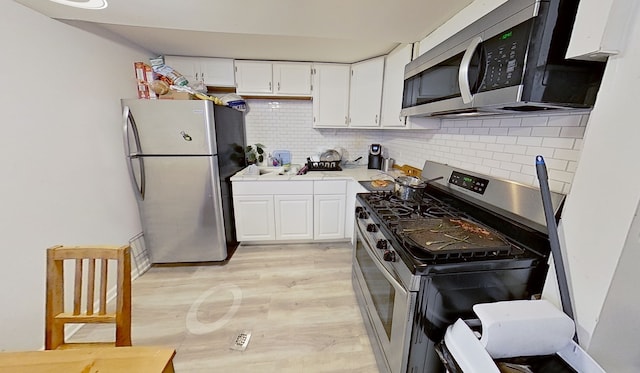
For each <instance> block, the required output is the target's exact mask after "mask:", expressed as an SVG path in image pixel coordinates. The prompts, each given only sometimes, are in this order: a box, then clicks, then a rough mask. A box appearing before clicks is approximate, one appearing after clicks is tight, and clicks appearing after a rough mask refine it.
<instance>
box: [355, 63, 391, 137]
mask: <svg viewBox="0 0 640 373" xmlns="http://www.w3.org/2000/svg"><path fill="white" fill-rule="evenodd" d="M383 72H384V57H377V58H373V59H370V60H367V61H363V62H358V63H356V64H353V65H351V91H350V94H349V126H350V127H379V126H380V103H381V101H382V74H383Z"/></svg>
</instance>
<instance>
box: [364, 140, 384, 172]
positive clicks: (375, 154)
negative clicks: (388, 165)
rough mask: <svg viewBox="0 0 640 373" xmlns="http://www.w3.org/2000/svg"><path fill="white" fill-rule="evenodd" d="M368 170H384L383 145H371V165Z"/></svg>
mask: <svg viewBox="0 0 640 373" xmlns="http://www.w3.org/2000/svg"><path fill="white" fill-rule="evenodd" d="M367 168H369V169H370V170H379V169H381V168H382V145H380V144H371V145H369V164H368V167H367Z"/></svg>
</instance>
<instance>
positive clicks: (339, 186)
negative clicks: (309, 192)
mask: <svg viewBox="0 0 640 373" xmlns="http://www.w3.org/2000/svg"><path fill="white" fill-rule="evenodd" d="M346 193H347V181H346V180H323V181H315V182H314V183H313V194H346Z"/></svg>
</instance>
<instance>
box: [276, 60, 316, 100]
mask: <svg viewBox="0 0 640 373" xmlns="http://www.w3.org/2000/svg"><path fill="white" fill-rule="evenodd" d="M273 84H274V87H273V93H275V94H277V95H283V96H310V95H311V64H310V63H282V62H281V63H274V64H273Z"/></svg>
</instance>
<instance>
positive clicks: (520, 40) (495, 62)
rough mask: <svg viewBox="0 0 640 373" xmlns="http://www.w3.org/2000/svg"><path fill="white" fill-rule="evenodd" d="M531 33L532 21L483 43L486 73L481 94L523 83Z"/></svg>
mask: <svg viewBox="0 0 640 373" xmlns="http://www.w3.org/2000/svg"><path fill="white" fill-rule="evenodd" d="M530 33H531V21H527V22H523V23H521V24H519V25H518V26H515V27H513V28H510V29H508V30H505V31H504V32H501V33H499V34H498V35H496V36H494V37H492V38H491V39H487V40H485V41H484V42H482V48H483V50H484V57H485V71H484V79H483V81H482V84H481V86H480V89H479V91H480V92H483V91H491V90H493V89H499V88H505V87H511V86H514V85H518V84H520V83H521V82H522V74H523V72H524V67H525V66H524V64H525V56H526V54H527V45H528V41H529V34H530Z"/></svg>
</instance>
